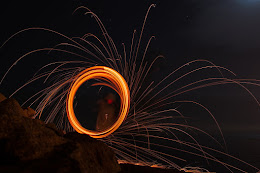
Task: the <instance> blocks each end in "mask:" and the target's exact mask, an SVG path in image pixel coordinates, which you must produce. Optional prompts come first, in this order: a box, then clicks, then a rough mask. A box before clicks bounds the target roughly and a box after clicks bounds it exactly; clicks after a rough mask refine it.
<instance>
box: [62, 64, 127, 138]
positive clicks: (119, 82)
mask: <svg viewBox="0 0 260 173" xmlns="http://www.w3.org/2000/svg"><path fill="white" fill-rule="evenodd" d="M90 79H100V80H104V81H106V83H95V84H94V85H101V86H108V87H109V88H112V89H113V90H114V91H116V92H117V93H118V95H119V96H120V99H121V106H120V111H119V117H118V119H117V121H116V122H115V123H114V124H113V125H112V126H111V127H109V128H108V129H107V130H104V131H100V132H97V131H91V130H88V129H86V128H84V127H82V126H81V125H80V122H79V121H78V120H77V118H76V116H75V113H74V109H73V101H74V97H75V94H76V92H77V90H78V88H79V87H80V86H81V85H82V84H83V83H84V82H86V81H87V80H90ZM129 107H130V93H129V88H128V85H127V83H126V81H125V79H124V78H123V77H122V76H121V75H120V74H119V73H118V72H117V71H115V70H113V69H111V68H109V67H104V66H94V67H90V68H88V69H86V70H84V71H82V72H81V73H79V74H78V75H76V76H75V82H73V84H72V86H71V88H70V89H69V92H68V98H67V101H66V109H67V116H68V119H69V121H70V124H71V125H72V127H73V128H74V129H75V130H76V131H77V132H78V133H84V134H88V135H90V136H92V137H94V138H104V137H106V136H108V135H110V134H111V133H113V132H114V131H115V130H117V129H118V127H119V126H120V125H121V124H122V122H123V121H124V119H125V118H126V116H127V114H128V111H129Z"/></svg>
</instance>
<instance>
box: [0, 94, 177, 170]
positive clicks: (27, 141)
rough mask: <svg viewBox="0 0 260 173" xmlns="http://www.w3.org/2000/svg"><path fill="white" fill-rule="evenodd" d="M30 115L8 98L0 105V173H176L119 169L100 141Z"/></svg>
mask: <svg viewBox="0 0 260 173" xmlns="http://www.w3.org/2000/svg"><path fill="white" fill-rule="evenodd" d="M0 97H1V95H0ZM28 112H29V113H28ZM30 112H31V113H33V112H34V111H32V109H31V108H30V110H29V108H26V109H23V108H21V107H20V105H19V103H18V102H17V101H16V100H15V99H12V98H10V99H6V98H5V99H3V100H2V102H0V172H4V173H6V172H13V173H18V172H21V173H34V172H37V173H41V172H42V173H46V172H57V173H69V172H84V173H118V172H120V171H121V170H122V171H121V172H120V173H130V172H134V173H138V172H142V173H145V172H149V173H180V172H179V171H176V170H168V169H159V168H150V167H143V166H136V165H130V164H122V165H120V166H119V165H118V163H117V160H116V158H115V155H114V152H113V151H112V150H111V149H110V148H109V147H108V146H107V145H105V144H104V143H103V142H101V141H99V140H96V139H93V138H91V137H89V136H88V135H82V134H78V133H76V132H75V133H68V134H65V133H63V132H62V131H61V130H59V129H57V127H56V125H55V124H53V123H49V124H45V123H44V122H43V121H41V120H39V119H32V118H31V117H32V116H30V115H32V114H31V113H30Z"/></svg>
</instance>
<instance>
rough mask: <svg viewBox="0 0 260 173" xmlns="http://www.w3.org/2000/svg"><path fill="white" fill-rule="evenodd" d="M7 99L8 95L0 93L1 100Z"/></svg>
mask: <svg viewBox="0 0 260 173" xmlns="http://www.w3.org/2000/svg"><path fill="white" fill-rule="evenodd" d="M5 99H6V97H5V96H4V95H3V94H1V93H0V102H2V101H4V100H5Z"/></svg>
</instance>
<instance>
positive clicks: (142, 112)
mask: <svg viewBox="0 0 260 173" xmlns="http://www.w3.org/2000/svg"><path fill="white" fill-rule="evenodd" d="M154 6H155V5H154V4H153V5H151V6H150V7H149V9H148V11H147V13H146V15H145V18H144V23H143V26H142V29H141V32H140V35H139V37H136V32H137V31H136V30H134V32H133V37H132V41H131V45H130V46H129V50H130V51H129V53H127V51H126V46H125V45H124V44H122V49H123V51H122V52H123V53H122V54H120V53H119V51H118V48H117V47H116V45H115V43H114V42H113V39H112V38H111V37H110V35H109V34H108V32H107V31H106V28H105V27H104V25H103V23H102V22H101V21H100V19H99V18H98V16H97V15H96V14H95V13H93V12H92V11H91V10H89V9H88V8H86V7H79V8H77V9H76V10H75V11H74V12H76V11H79V10H85V11H84V13H85V14H90V15H91V16H92V17H93V18H94V19H95V20H96V22H97V23H98V25H99V27H100V30H101V33H102V38H99V37H98V36H96V35H94V34H92V33H87V34H85V35H83V36H82V37H68V36H66V35H63V34H61V33H59V32H57V31H54V30H51V29H47V28H37V27H34V28H27V29H24V30H21V31H19V32H17V33H16V34H14V35H12V36H11V37H10V38H9V39H8V40H7V41H6V42H5V43H4V44H3V45H2V47H3V46H4V45H5V44H6V43H7V42H8V41H9V40H10V39H12V38H13V37H14V36H16V35H18V34H21V33H22V32H25V31H29V30H43V31H47V32H51V33H55V34H56V35H58V36H60V37H62V38H63V39H65V40H66V41H65V42H62V43H57V45H56V46H54V47H51V48H41V49H36V50H33V51H31V52H28V53H26V54H24V55H23V56H21V57H20V58H18V59H17V60H16V61H15V62H14V64H13V65H12V66H11V67H10V68H9V69H8V70H7V72H6V74H5V75H4V76H3V78H2V80H1V81H0V84H1V83H2V82H3V80H4V79H5V78H6V76H7V74H8V73H9V71H10V70H11V69H12V68H13V67H14V66H15V65H16V64H17V63H18V62H19V61H20V60H21V59H23V58H25V57H27V56H29V55H31V54H34V53H36V52H46V51H47V52H48V54H50V53H54V52H59V53H63V54H65V55H70V56H71V57H76V58H77V59H76V60H75V59H73V60H71V59H70V60H66V61H54V62H52V63H49V64H47V65H44V66H43V67H42V68H40V69H39V70H38V71H37V72H36V73H35V75H34V76H33V78H31V79H30V80H29V81H28V82H27V83H25V84H24V85H22V86H21V87H19V88H18V89H17V90H15V91H14V92H13V94H12V95H11V96H10V97H12V96H13V95H14V94H16V93H17V92H18V91H20V90H21V89H23V88H24V87H26V86H27V85H29V84H30V85H31V84H32V83H33V82H34V81H37V80H39V79H44V83H45V82H47V81H50V85H48V86H47V87H46V88H44V89H42V90H40V91H38V92H37V93H35V94H34V95H32V96H31V97H30V98H28V99H27V100H26V101H25V102H24V103H23V104H22V106H23V105H25V104H26V105H27V106H30V107H35V110H36V112H37V114H36V115H35V117H34V118H41V119H43V120H44V121H45V122H46V123H50V122H54V123H55V124H56V125H57V127H58V128H60V129H63V130H64V131H66V132H70V131H75V130H76V131H77V132H79V133H85V134H89V135H91V136H92V137H94V138H99V140H102V141H104V142H105V143H107V144H108V145H109V146H110V147H111V148H112V149H113V150H114V151H115V153H116V155H117V158H118V161H119V162H120V163H135V164H138V165H146V166H153V167H163V168H169V167H174V168H177V169H179V170H181V169H182V168H183V167H184V166H185V165H187V164H188V163H190V160H189V159H190V158H189V157H186V158H183V153H185V154H187V155H189V156H191V155H192V156H194V157H196V158H202V159H203V161H204V162H206V163H209V162H210V161H213V162H214V163H218V164H219V165H221V166H222V167H224V168H225V169H226V170H229V171H230V172H233V171H234V170H235V171H240V172H248V171H247V169H248V170H257V171H259V169H258V168H256V167H254V166H253V165H251V164H249V163H246V162H244V161H243V160H240V159H238V158H236V157H233V156H232V155H229V154H228V153H227V152H226V150H225V146H226V144H225V139H224V135H223V133H222V131H221V128H220V126H219V124H218V122H217V120H216V118H215V117H214V116H213V114H212V113H211V112H210V110H208V109H207V108H206V107H205V106H204V105H202V104H200V103H198V102H196V101H193V100H177V99H175V98H176V97H177V96H179V95H181V94H184V93H188V92H191V91H194V90H197V89H200V88H204V87H209V86H216V85H223V84H235V85H237V86H238V87H241V88H243V89H244V90H245V91H247V92H248V93H249V95H251V96H252V97H253V99H254V100H255V102H256V104H258V105H260V104H259V102H258V100H257V99H256V97H255V96H254V95H253V93H251V91H250V90H249V89H247V88H246V86H245V85H254V86H260V81H259V80H255V79H237V78H228V77H225V76H224V75H223V71H225V72H228V73H229V74H231V75H234V76H235V74H234V73H233V72H232V71H230V70H228V69H226V68H224V67H221V66H217V65H215V64H214V63H212V62H210V61H208V60H204V59H198V60H193V61H190V62H188V63H186V64H184V65H182V66H180V67H178V68H177V69H175V70H173V71H172V72H170V73H169V74H168V75H167V76H165V77H163V78H162V80H160V81H159V82H158V83H155V82H153V81H152V82H151V83H148V84H147V85H144V83H145V82H144V81H145V79H146V78H147V75H148V74H149V72H150V70H151V68H152V66H153V64H154V63H155V61H156V60H157V59H159V58H161V57H163V56H162V55H158V56H157V57H155V58H154V60H153V61H152V62H151V63H148V62H147V61H146V60H145V57H146V54H147V50H148V48H149V45H150V42H151V41H152V40H153V38H154V36H152V37H150V39H149V40H148V43H147V44H146V45H145V47H144V49H143V54H142V56H141V58H140V61H139V62H140V63H137V62H138V61H137V58H138V56H139V55H140V54H139V53H140V52H139V49H140V45H141V40H142V36H143V31H144V28H145V23H146V20H147V16H148V13H149V11H150V9H151V8H152V7H154ZM93 40H94V41H93ZM69 48H70V49H69ZM75 50H76V51H75ZM68 64H69V65H70V66H66V65H68ZM193 65H194V66H193ZM195 65H196V66H195ZM50 67H51V68H52V69H51V70H49V69H48V68H50ZM192 67H194V68H192ZM47 69H48V70H47ZM187 69H189V70H188V71H187ZM205 70H214V71H216V72H217V75H218V76H212V77H202V78H200V79H197V80H196V81H191V82H189V83H186V84H184V85H182V86H179V85H175V84H176V83H178V82H179V81H181V80H183V79H186V78H187V77H190V76H192V75H193V74H196V73H199V72H205ZM174 75H175V77H173V76H174ZM176 76H177V77H176ZM90 79H98V80H99V81H102V82H97V83H96V84H94V85H100V86H108V87H110V88H112V89H113V90H114V91H116V92H117V93H118V95H119V96H120V99H121V106H120V111H119V112H120V113H119V118H118V119H117V121H116V123H115V124H113V125H112V126H111V127H110V128H109V129H107V130H105V131H103V132H95V131H91V130H88V129H85V128H84V127H82V126H81V124H80V122H79V121H78V120H77V118H76V116H75V113H74V110H73V101H74V96H75V94H76V92H77V90H78V88H79V87H80V86H81V85H82V84H83V83H84V82H85V81H87V80H90ZM173 85H175V89H174V90H173V89H171V90H170V92H167V94H164V93H163V92H164V91H166V90H167V89H169V88H170V87H171V86H173ZM28 103H30V104H28ZM180 104H192V105H195V106H198V107H199V108H200V109H202V110H203V111H204V112H207V114H208V115H209V117H210V118H211V120H213V122H214V123H215V126H216V129H218V132H219V136H220V139H221V140H219V141H218V140H216V139H215V138H214V137H213V136H212V135H211V134H209V133H208V132H206V131H204V130H202V129H199V128H197V127H194V126H191V125H188V124H187V122H186V119H185V117H184V116H183V115H182V113H181V112H180V111H179V110H178V107H179V105H180ZM44 111H46V112H47V113H46V114H44V113H43V112H44ZM180 118H182V119H184V121H183V123H180V122H177V121H176V119H180ZM197 134H201V135H204V136H207V138H208V139H209V141H213V142H215V144H216V145H217V146H218V147H219V146H220V147H219V148H218V149H216V148H214V147H210V146H207V145H202V144H200V142H199V141H198V137H197ZM187 138H188V139H187ZM220 148H221V149H220ZM177 153H178V154H177ZM180 153H181V154H180ZM215 155H221V156H222V157H223V158H224V159H219V158H217V157H215ZM225 157H226V158H229V159H232V160H233V161H235V162H237V163H239V164H237V165H233V164H232V163H227V162H225V161H224V160H225ZM176 162H178V163H176ZM233 163H234V162H233ZM241 163H243V165H245V166H244V167H245V169H244V168H243V169H242V168H240V165H241ZM195 166H197V165H195ZM189 168H191V167H189Z"/></svg>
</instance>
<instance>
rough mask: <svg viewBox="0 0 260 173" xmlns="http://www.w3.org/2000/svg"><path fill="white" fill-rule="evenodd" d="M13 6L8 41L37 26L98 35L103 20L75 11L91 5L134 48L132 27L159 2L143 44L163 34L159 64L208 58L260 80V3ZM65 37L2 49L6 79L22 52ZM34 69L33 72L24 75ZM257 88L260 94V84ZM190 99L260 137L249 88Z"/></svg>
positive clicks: (4, 17) (233, 127)
mask: <svg viewBox="0 0 260 173" xmlns="http://www.w3.org/2000/svg"><path fill="white" fill-rule="evenodd" d="M8 3H9V4H5V5H1V6H0V21H1V33H0V42H1V43H2V42H3V41H5V40H6V39H7V38H8V37H9V36H10V35H12V34H13V33H15V32H17V31H19V30H21V29H24V28H27V27H32V26H41V27H47V28H51V29H53V30H56V31H59V32H61V33H64V34H65V35H68V36H81V35H82V34H84V33H87V32H94V33H95V32H96V33H98V32H99V31H97V30H96V28H97V25H96V24H95V22H94V21H93V19H91V18H90V17H89V18H87V17H84V18H82V17H80V15H75V16H72V11H73V10H74V9H75V8H76V7H78V6H80V5H84V6H87V7H88V8H90V9H91V10H92V11H93V12H95V13H96V14H97V15H98V16H99V17H100V18H101V20H102V21H103V22H104V24H105V26H106V27H107V29H108V32H109V33H110V35H111V36H112V38H113V39H114V41H115V42H116V44H118V45H120V44H121V43H122V42H124V43H125V44H126V45H128V46H129V44H130V41H131V37H132V31H133V30H134V29H137V30H139V31H140V28H141V25H142V21H143V18H144V15H145V13H146V10H147V9H148V7H149V5H150V4H151V3H156V4H157V6H156V8H153V9H152V10H151V12H150V15H149V17H148V21H147V25H146V29H145V34H144V42H143V43H145V42H147V40H148V38H149V36H151V35H155V36H156V40H155V41H153V43H152V48H151V49H155V50H158V51H160V52H162V53H163V54H164V55H165V56H166V59H165V62H164V63H162V64H163V65H162V64H161V65H160V64H159V65H158V68H159V69H162V68H167V69H175V68H177V67H179V66H180V65H182V64H184V63H186V62H188V61H190V60H194V59H207V60H210V61H212V62H214V63H215V64H217V65H220V66H224V67H227V68H228V69H230V70H232V71H233V72H235V73H236V74H237V75H238V78H255V79H260V69H259V64H260V33H259V32H260V0H168V1H151V0H146V1H145V0H143V1H141V0H131V1H119V0H118V1H115V0H114V1H113V0H110V1H94V0H92V1H90V0H73V1H68V0H67V1H62V0H55V1H50V0H49V1H48V0H47V1H46V0H44V1H34V2H31V1H8ZM57 40H58V38H57V37H55V36H53V35H51V34H46V33H45V34H44V33H43V34H42V35H41V34H39V33H38V34H37V33H36V32H33V33H31V34H24V35H22V36H19V37H18V38H16V39H14V40H13V41H11V42H10V43H8V44H7V45H6V46H5V47H3V49H2V50H0V57H1V71H0V76H2V75H3V73H4V72H5V71H6V70H7V66H8V65H11V62H13V61H14V60H15V59H17V57H18V56H19V55H21V54H22V53H26V52H27V51H28V50H32V49H34V48H38V47H51V46H54V42H56V41H57ZM50 44H51V45H50ZM39 61H40V60H39ZM43 62H44V61H43ZM30 67H32V68H33V69H36V68H37V65H36V64H30ZM17 68H18V67H17ZM27 73H30V72H26V71H25V72H24V74H27ZM12 77H13V76H10V78H8V80H6V81H5V84H4V85H3V86H2V88H1V91H3V93H6V95H8V94H9V93H10V90H11V89H10V88H11V87H8V88H7V87H6V86H7V83H9V84H12V85H16V84H17V82H19V81H17V80H15V82H13V81H12V79H13V78H12ZM19 80H20V79H19ZM3 87H4V88H3ZM250 89H252V92H253V93H254V94H255V95H256V97H258V98H259V99H260V88H259V87H258V88H257V87H250ZM190 96H191V97H192V98H193V99H196V100H198V101H200V102H201V103H203V104H205V105H206V106H207V107H208V108H209V109H210V110H211V111H212V112H213V113H214V115H215V116H216V118H217V120H218V121H219V122H220V124H221V126H222V127H223V130H224V132H226V133H228V132H230V133H232V134H236V133H241V132H244V133H246V135H249V134H253V135H259V134H260V116H259V113H260V108H259V107H258V106H257V104H256V103H255V102H254V100H253V99H252V97H250V96H249V94H247V93H246V92H245V91H244V90H243V89H241V88H239V87H236V86H235V85H226V86H221V87H212V88H210V89H205V90H204V91H203V89H202V90H199V92H193V93H191V94H190ZM17 97H19V96H18V95H17Z"/></svg>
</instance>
